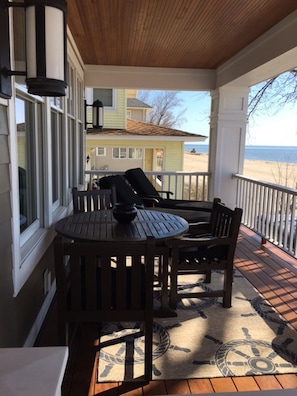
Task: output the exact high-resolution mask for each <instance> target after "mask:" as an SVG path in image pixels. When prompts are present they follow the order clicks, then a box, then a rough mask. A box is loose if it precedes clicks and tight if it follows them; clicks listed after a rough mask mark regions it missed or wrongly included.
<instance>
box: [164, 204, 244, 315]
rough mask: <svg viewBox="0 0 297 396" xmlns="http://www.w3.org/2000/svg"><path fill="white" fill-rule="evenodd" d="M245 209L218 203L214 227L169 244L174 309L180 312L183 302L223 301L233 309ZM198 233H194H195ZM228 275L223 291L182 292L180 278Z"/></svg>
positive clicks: (171, 304)
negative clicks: (218, 272)
mask: <svg viewBox="0 0 297 396" xmlns="http://www.w3.org/2000/svg"><path fill="white" fill-rule="evenodd" d="M241 216H242V209H240V208H236V209H235V210H231V209H230V208H228V207H226V206H224V205H223V204H221V203H220V202H215V203H214V208H213V210H212V214H211V222H210V225H209V226H208V227H206V228H204V229H203V228H202V229H203V233H202V234H201V231H199V234H198V235H195V234H192V235H190V234H187V235H186V236H183V237H181V238H175V239H172V240H170V241H167V245H168V246H169V247H170V248H171V267H170V306H171V307H172V308H176V305H177V302H178V301H179V300H181V299H183V298H201V297H223V306H224V307H225V308H229V307H231V297H232V281H233V260H234V253H235V248H236V243H237V237H238V233H239V227H240V223H241ZM192 232H194V229H192ZM213 270H223V271H224V284H223V289H222V290H210V291H204V292H192V293H190V292H189V293H183V292H178V277H179V276H181V275H189V274H201V273H204V274H207V276H208V281H210V280H211V277H210V272H211V271H213Z"/></svg>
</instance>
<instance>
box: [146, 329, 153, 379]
mask: <svg viewBox="0 0 297 396" xmlns="http://www.w3.org/2000/svg"><path fill="white" fill-rule="evenodd" d="M144 337H145V345H144V348H145V350H144V376H145V379H146V381H151V380H152V371H153V324H151V325H148V324H147V323H144Z"/></svg>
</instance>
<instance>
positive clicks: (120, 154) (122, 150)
mask: <svg viewBox="0 0 297 396" xmlns="http://www.w3.org/2000/svg"><path fill="white" fill-rule="evenodd" d="M112 158H118V159H124V158H127V149H126V147H114V148H113V149H112Z"/></svg>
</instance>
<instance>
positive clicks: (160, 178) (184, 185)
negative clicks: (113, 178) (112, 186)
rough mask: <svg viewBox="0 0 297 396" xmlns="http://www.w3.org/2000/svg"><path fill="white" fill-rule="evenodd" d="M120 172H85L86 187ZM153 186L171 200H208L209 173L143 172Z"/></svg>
mask: <svg viewBox="0 0 297 396" xmlns="http://www.w3.org/2000/svg"><path fill="white" fill-rule="evenodd" d="M123 173H124V172H120V171H109V170H96V171H89V170H86V171H85V183H86V187H87V186H89V183H90V182H92V180H93V179H100V178H101V177H103V176H108V175H115V174H123ZM145 173H146V175H147V176H148V177H149V179H150V180H151V182H152V183H153V185H154V186H155V187H156V189H157V190H159V191H162V190H163V191H164V190H166V191H171V192H172V193H173V195H172V196H170V197H171V198H173V199H174V198H175V199H191V200H199V201H207V200H208V178H209V175H210V173H209V172H183V171H178V172H145Z"/></svg>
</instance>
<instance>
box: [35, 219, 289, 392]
mask: <svg viewBox="0 0 297 396" xmlns="http://www.w3.org/2000/svg"><path fill="white" fill-rule="evenodd" d="M235 266H236V267H237V268H238V269H239V270H240V271H241V272H242V274H243V275H244V276H246V278H247V279H248V280H249V281H250V282H251V283H252V284H253V285H254V286H255V287H256V288H257V289H258V290H259V292H260V293H261V294H262V295H263V296H264V298H265V299H267V300H268V301H269V302H270V304H271V305H273V306H274V307H275V308H276V309H277V311H278V312H279V313H280V314H281V315H283V317H284V318H285V319H286V320H287V321H288V322H289V323H290V324H291V325H292V326H293V327H294V328H295V329H296V330H297V298H296V297H297V277H296V275H297V260H296V259H294V258H292V257H290V256H289V255H286V254H285V253H283V252H282V251H281V250H280V249H278V248H276V247H275V246H273V245H271V244H270V243H267V244H265V245H264V246H263V245H261V244H260V238H259V237H258V236H257V235H255V234H254V233H253V232H252V231H250V230H248V229H247V228H245V227H242V228H241V232H240V236H239V240H238V244H237V250H236V259H235ZM53 311H54V308H53ZM51 316H52V317H54V316H55V315H54V314H53V315H51ZM53 322H54V319H52V320H49V322H48V326H46V328H45V329H44V331H43V333H42V336H41V337H40V339H39V345H45V344H46V342H47V343H48V342H49V339H52V340H54V338H55V337H54V336H53V334H54V333H53ZM50 329H51V330H50ZM83 331H84V334H83V336H82V337H75V339H74V341H73V343H72V345H71V348H70V358H69V364H68V369H67V372H66V375H65V379H64V383H63V396H95V395H102V396H105V395H112V396H113V395H120V394H126V395H137V396H140V395H167V394H171V395H172V394H175V395H177V394H201V393H218V392H241V391H256V390H276V389H292V388H297V375H295V374H283V375H269V376H255V377H233V378H211V379H208V378H205V379H191V380H171V381H151V382H150V383H149V384H143V385H141V384H139V383H138V384H136V385H135V384H134V385H133V384H121V383H110V384H96V381H95V373H96V363H95V362H96V358H95V355H96V345H95V344H96V343H94V340H96V334H98V333H97V330H96V329H94V328H92V327H90V328H84V330H83ZM53 342H54V341H53Z"/></svg>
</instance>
